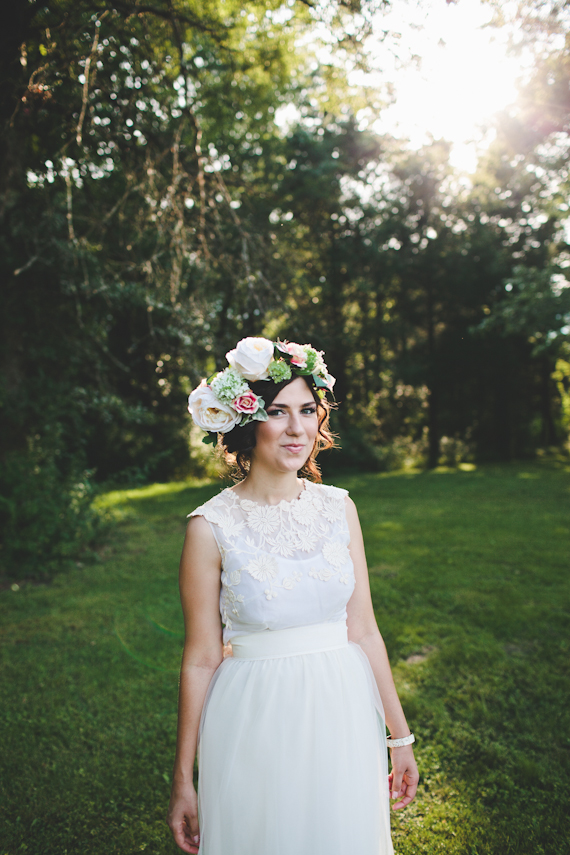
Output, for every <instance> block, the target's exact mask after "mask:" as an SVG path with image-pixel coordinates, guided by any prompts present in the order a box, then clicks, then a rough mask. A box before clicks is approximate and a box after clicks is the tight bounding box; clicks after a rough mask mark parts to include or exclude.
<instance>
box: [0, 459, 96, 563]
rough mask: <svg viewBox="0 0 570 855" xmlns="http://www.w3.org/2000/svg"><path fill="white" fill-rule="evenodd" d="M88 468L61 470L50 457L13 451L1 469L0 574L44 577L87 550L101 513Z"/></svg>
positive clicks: (94, 535) (94, 536)
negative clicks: (96, 507)
mask: <svg viewBox="0 0 570 855" xmlns="http://www.w3.org/2000/svg"><path fill="white" fill-rule="evenodd" d="M90 474H91V473H89V472H87V471H84V472H81V473H79V472H76V473H73V474H72V475H69V476H67V477H66V476H63V475H62V474H61V472H60V471H59V469H58V467H57V465H56V464H55V462H54V461H53V460H50V459H47V460H43V461H39V460H37V459H34V458H33V456H32V457H30V455H25V454H23V453H13V454H12V455H10V456H8V457H6V458H4V461H3V466H2V470H1V473H0V544H1V546H0V575H1V576H3V577H8V578H11V579H15V578H17V579H23V578H31V579H37V580H42V579H48V578H50V577H51V576H53V575H54V573H55V572H56V571H57V570H58V569H61V567H62V564H64V563H65V562H66V561H70V560H71V559H74V558H78V557H79V556H80V555H82V554H84V553H85V550H86V549H87V547H88V546H89V545H91V544H92V543H93V541H94V540H95V538H96V536H97V535H98V534H99V533H100V531H101V528H102V523H103V517H102V515H101V514H100V513H98V512H97V511H96V510H94V509H93V508H92V506H91V503H92V500H93V495H94V488H93V485H92V483H91V481H90Z"/></svg>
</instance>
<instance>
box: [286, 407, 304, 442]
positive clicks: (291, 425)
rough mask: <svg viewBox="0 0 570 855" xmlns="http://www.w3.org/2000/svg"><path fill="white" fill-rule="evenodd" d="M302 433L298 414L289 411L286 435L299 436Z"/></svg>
mask: <svg viewBox="0 0 570 855" xmlns="http://www.w3.org/2000/svg"><path fill="white" fill-rule="evenodd" d="M302 433H303V424H302V422H301V415H300V413H295V412H293V411H291V412H290V413H289V421H288V423H287V434H288V435H289V436H300V435H301V434H302Z"/></svg>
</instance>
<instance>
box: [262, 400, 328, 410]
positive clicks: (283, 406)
mask: <svg viewBox="0 0 570 855" xmlns="http://www.w3.org/2000/svg"><path fill="white" fill-rule="evenodd" d="M311 406H315V407H316V406H317V402H316V401H307V402H306V403H304V404H301V409H302V410H304V409H305V407H311ZM269 407H279V409H280V410H289V409H291V408H290V406H289V404H278V403H276V402H275V401H272V402H271V403H270V404H268V407H267V408H268V409H269Z"/></svg>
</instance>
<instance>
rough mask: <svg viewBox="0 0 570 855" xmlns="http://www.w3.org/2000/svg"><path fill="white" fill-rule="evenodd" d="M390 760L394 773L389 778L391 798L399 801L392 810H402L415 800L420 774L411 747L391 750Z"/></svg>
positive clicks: (404, 746)
mask: <svg viewBox="0 0 570 855" xmlns="http://www.w3.org/2000/svg"><path fill="white" fill-rule="evenodd" d="M390 758H391V760H392V771H391V772H390V775H389V776H388V787H389V789H390V796H391V798H393V799H398V801H397V802H396V803H395V804H393V805H392V810H400V809H401V808H403V807H407V805H409V804H410V802H411V801H412V800H413V799H414V798H415V795H416V791H417V789H418V783H419V780H420V774H419V772H418V767H417V765H416V761H415V758H414V752H413V749H412V746H411V745H403V746H402V747H401V748H392V749H390Z"/></svg>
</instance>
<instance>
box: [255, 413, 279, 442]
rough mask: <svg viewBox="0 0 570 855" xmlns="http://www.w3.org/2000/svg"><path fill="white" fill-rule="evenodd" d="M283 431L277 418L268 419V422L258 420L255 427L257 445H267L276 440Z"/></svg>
mask: <svg viewBox="0 0 570 855" xmlns="http://www.w3.org/2000/svg"><path fill="white" fill-rule="evenodd" d="M280 433H281V428H280V427H279V425H278V424H277V422H276V420H275V419H268V420H267V421H266V422H258V424H257V425H256V428H255V443H256V445H265V444H268V443H271V442H273V441H274V440H275V438H276V437H277V436H279V434H280Z"/></svg>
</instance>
